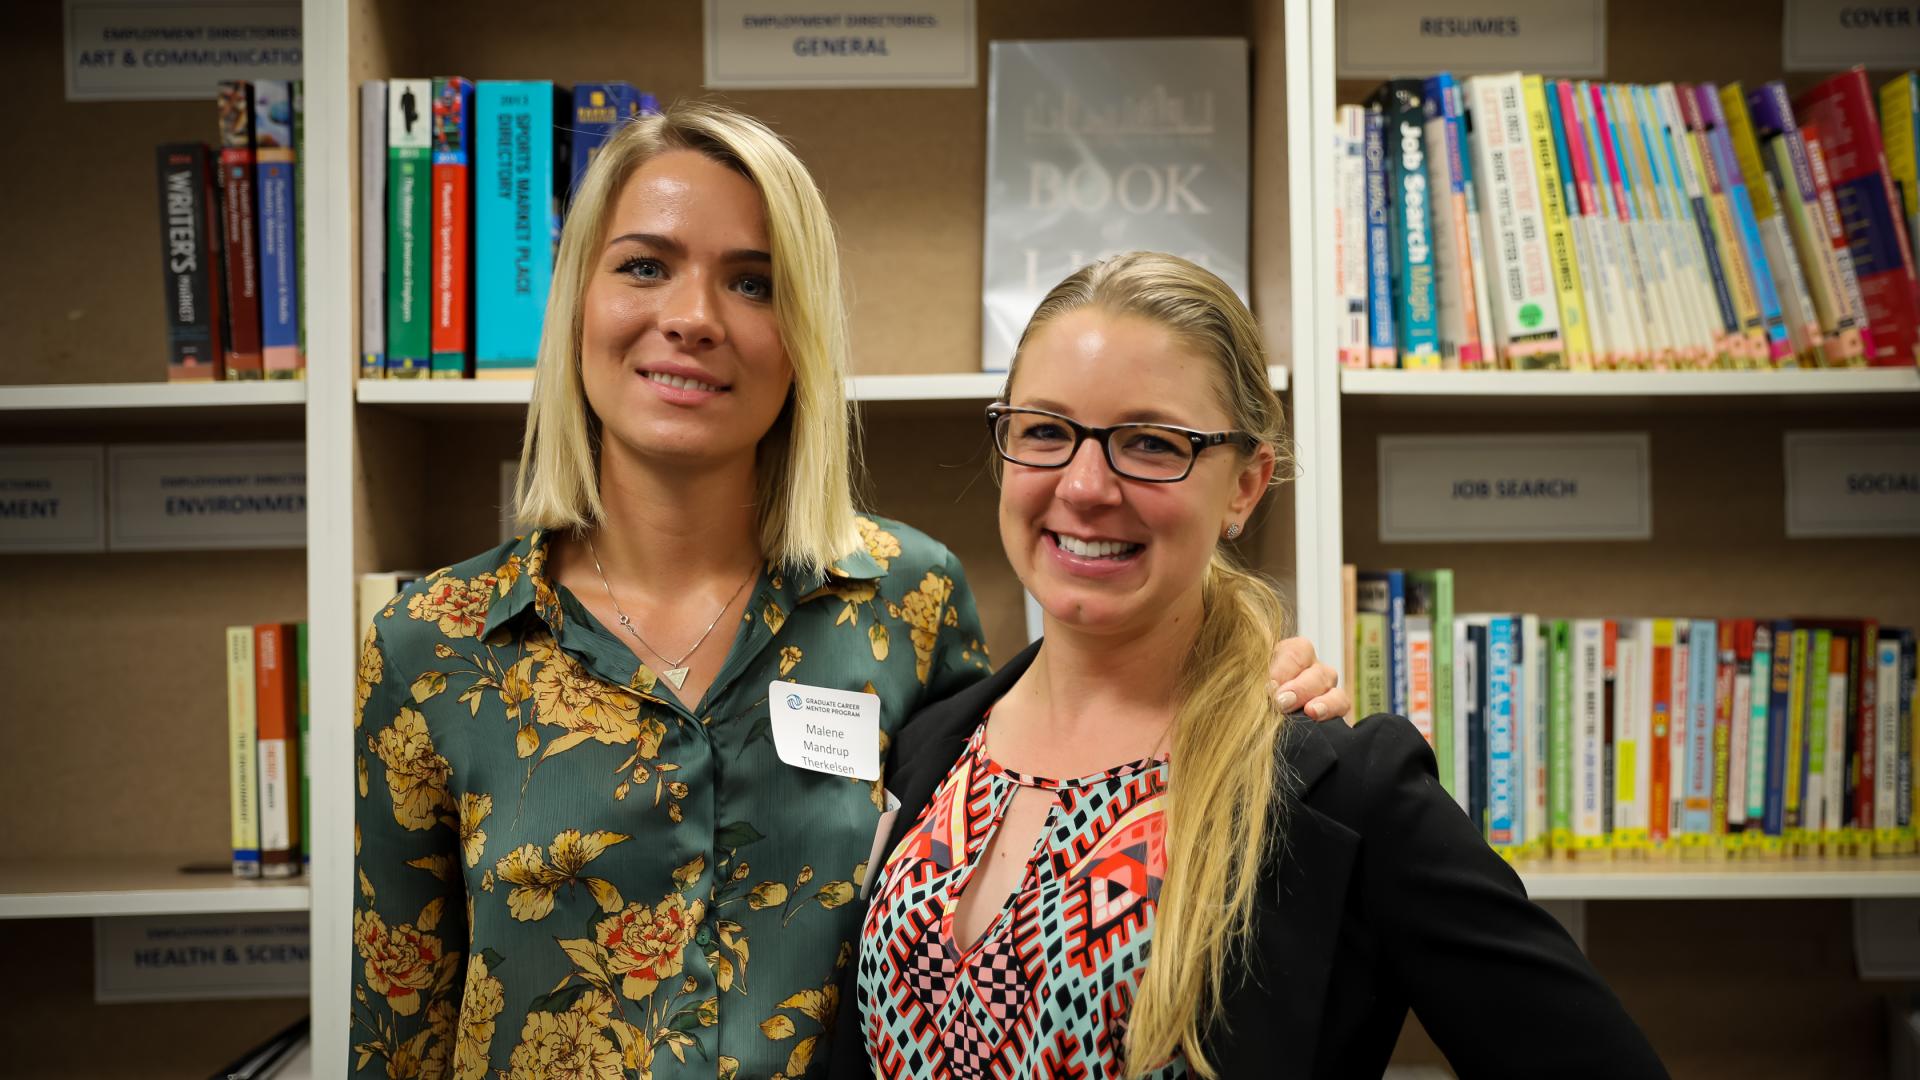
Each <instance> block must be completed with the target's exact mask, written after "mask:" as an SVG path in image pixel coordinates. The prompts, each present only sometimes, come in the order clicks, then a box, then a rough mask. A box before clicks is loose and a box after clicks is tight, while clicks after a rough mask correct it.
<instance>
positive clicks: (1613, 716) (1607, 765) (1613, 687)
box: [1600, 619, 1620, 851]
mask: <svg viewBox="0 0 1920 1080" xmlns="http://www.w3.org/2000/svg"><path fill="white" fill-rule="evenodd" d="M1601 634H1602V637H1601V653H1600V659H1601V669H1600V674H1601V683H1600V693H1601V701H1600V840H1601V843H1602V844H1603V845H1605V847H1606V849H1607V850H1609V851H1611V850H1612V849H1613V848H1614V846H1615V836H1614V829H1615V828H1616V827H1617V825H1618V820H1617V816H1616V814H1615V798H1616V795H1615V791H1614V784H1615V779H1614V774H1615V773H1616V772H1617V771H1618V770H1619V765H1618V764H1617V762H1616V760H1615V755H1616V754H1617V753H1618V751H1617V750H1616V749H1615V747H1616V745H1617V737H1616V735H1615V732H1616V730H1617V723H1618V712H1619V702H1620V686H1619V657H1620V642H1619V623H1617V622H1615V621H1614V620H1612V619H1606V620H1603V621H1602V622H1601Z"/></svg>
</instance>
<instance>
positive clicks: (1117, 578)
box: [834, 254, 1664, 1078]
mask: <svg viewBox="0 0 1920 1080" xmlns="http://www.w3.org/2000/svg"><path fill="white" fill-rule="evenodd" d="M1005 398H1006V400H1005V401H1004V402H1003V403H1001V404H997V405H993V406H990V407H989V408H988V422H989V426H990V427H991V428H992V431H993V437H994V442H995V446H996V447H997V448H998V450H999V452H1000V455H1001V457H1002V458H1003V459H1004V465H1003V474H1002V477H1001V488H1000V536H1001V540H1002V542H1003V543H1004V544H1005V547H1006V552H1007V558H1008V560H1009V561H1011V562H1012V564H1013V566H1014V568H1015V569H1016V570H1017V571H1018V572H1019V575H1020V579H1021V580H1022V581H1023V582H1024V583H1025V584H1026V586H1027V588H1028V589H1029V590H1030V591H1031V592H1032V593H1033V595H1034V596H1035V598H1036V599H1037V600H1038V601H1039V603H1040V605H1041V608H1042V609H1043V611H1044V617H1045V624H1046V637H1045V639H1044V641H1043V642H1041V643H1036V644H1035V645H1034V646H1032V647H1030V648H1029V649H1027V650H1026V651H1025V652H1023V653H1022V654H1021V655H1020V656H1018V657H1016V658H1015V659H1014V660H1012V661H1011V662H1009V663H1008V664H1007V665H1006V666H1005V667H1004V668H1002V669H1001V670H1000V671H999V672H997V673H995V674H994V675H993V676H991V677H990V678H988V679H987V680H985V681H983V682H980V683H976V684H974V685H973V686H970V687H968V688H967V689H965V690H963V691H961V692H960V693H958V694H957V695H955V696H954V697H952V698H950V699H948V700H947V701H944V702H941V703H939V704H937V705H934V706H932V707H931V708H929V709H928V710H927V711H926V712H924V713H922V714H921V715H920V716H918V717H916V718H915V719H914V720H913V721H912V723H910V724H909V725H908V726H907V728H906V730H905V731H904V732H903V733H902V736H901V738H900V739H899V740H898V741H897V742H896V743H895V748H894V751H893V756H892V763H891V771H890V772H889V786H890V788H891V790H892V791H893V792H894V793H895V794H896V795H897V796H898V798H899V801H900V810H899V814H898V817H897V818H896V819H895V826H894V828H893V829H892V831H891V834H890V841H889V843H888V844H887V846H886V848H885V850H886V851H888V852H889V853H890V854H889V855H888V856H887V857H886V859H885V862H884V865H883V869H882V870H881V871H880V873H879V874H878V877H877V879H876V881H877V884H876V888H875V893H874V898H873V900H872V904H871V908H870V910H869V911H868V912H867V915H866V921H865V929H864V932H863V934H862V938H861V944H860V961H859V965H858V968H857V975H856V976H854V977H850V978H849V979H848V981H847V988H846V991H845V992H846V994H847V996H849V997H851V998H854V999H855V1002H856V1004H857V1009H852V1008H849V1009H847V1010H846V1014H845V1017H844V1019H843V1020H842V1022H841V1023H840V1025H839V1029H838V1042H839V1045H837V1046H836V1047H835V1049H834V1074H835V1075H836V1076H849V1077H851V1076H862V1075H867V1074H868V1073H869V1072H871V1073H872V1074H874V1075H880V1076H887V1077H945V1076H952V1077H956V1078H966V1077H986V1076H995V1077H999V1076H1093V1077H1120V1076H1152V1077H1180V1076H1188V1075H1198V1076H1229V1077H1246V1076H1262V1077H1265V1076H1285V1077H1306V1076H1327V1077H1350V1076H1377V1075H1379V1074H1380V1072H1381V1071H1382V1070H1383V1069H1384V1068H1385V1066H1386V1064H1387V1060H1388V1057H1389V1055H1390V1054H1391V1053H1392V1050H1393V1045H1394V1041H1395V1039H1396V1037H1397V1036H1398V1035H1399V1032H1400V1028H1401V1025H1402V1022H1403V1021H1404V1019H1405V1016H1406V1012H1407V1009H1408V1007H1409V1005H1411V1007H1412V1008H1413V1009H1414V1011H1415V1012H1417V1013H1418V1014H1419V1016H1420V1019H1421V1022H1422V1023H1423V1024H1424V1025H1425V1026H1426V1029H1427V1031H1428V1032H1429V1033H1430V1034H1431V1035H1432V1036H1433V1038H1434V1040H1435V1041H1436V1042H1437V1043H1438V1044H1439V1046H1440V1048H1441V1049H1442V1050H1443V1051H1445V1052H1446V1054H1447V1056H1448V1058H1449V1060H1450V1061H1451V1062H1452V1063H1453V1065H1454V1066H1455V1068H1456V1069H1457V1070H1458V1071H1459V1072H1460V1073H1461V1074H1462V1075H1464V1076H1483V1075H1516V1076H1518V1075H1527V1076H1553V1077H1563V1076H1595V1077H1609V1078H1621V1077H1642V1076H1660V1075H1664V1072H1663V1070H1662V1068H1661V1065H1660V1062H1659V1059H1658V1058H1657V1057H1655V1055H1654V1053H1653V1051H1652V1049H1651V1048H1650V1047H1649V1046H1648V1044H1647V1041H1646V1039H1645V1038H1644V1037H1643V1036H1642V1035H1641V1033H1640V1032H1639V1030H1638V1029H1637V1028H1636V1027H1635V1026H1634V1023H1633V1021H1632V1020H1631V1019H1629V1018H1628V1017H1627V1015H1626V1013H1625V1012H1624V1011H1623V1010H1622V1008H1621V1006H1620V1003H1619V1001H1617V1000H1616V999H1615V998H1614V996H1613V994H1612V993H1611V992H1610V991H1609V990H1608V989H1607V987H1606V986H1605V985H1604V984H1603V983H1602V982H1601V981H1600V979H1599V978H1598V977H1597V976H1596V975H1595V974H1594V972H1593V970H1592V968H1591V967H1589V966H1588V965H1587V963H1586V961H1585V959H1584V958H1583V957H1582V956H1581V954H1580V951H1579V950H1578V949H1577V948H1576V947H1575V946H1574V944H1573V942H1572V941H1571V940H1570V939H1569V938H1568V937H1567V935H1566V934H1565V932H1564V931H1562V930H1561V929H1560V927H1559V925H1558V924H1557V923H1556V922H1554V920H1553V919H1552V917H1551V916H1549V915H1547V914H1546V913H1545V912H1543V911H1542V910H1540V909H1539V908H1537V907H1535V906H1533V905H1532V904H1530V903H1529V902H1528V901H1527V898H1526V893H1525V891H1524V890H1523V889H1522V887H1521V885H1520V883H1519V880H1518V878H1516V877H1515V875H1514V873H1513V871H1512V870H1511V869H1509V868H1508V867H1507V866H1506V865H1505V864H1504V863H1503V862H1501V860H1500V859H1499V858H1498V857H1497V856H1496V855H1494V853H1493V852H1492V851H1491V850H1490V849H1489V848H1488V847H1487V846H1486V845H1485V844H1484V843H1483V842H1482V841H1481V839H1480V837H1479V834H1478V832H1477V831H1476V830H1475V829H1474V827H1473V826H1472V824H1470V823H1469V822H1468V820H1467V818H1466V816H1465V815H1464V814H1462V813H1461V812H1460V810H1459V808H1458V807H1457V806H1456V805H1455V804H1454V802H1453V801H1452V800H1451V799H1450V798H1449V797H1448V796H1447V795H1446V793H1445V792H1443V791H1442V790H1441V788H1440V786H1439V785H1438V784H1437V783H1436V782H1435V779H1434V763H1433V757H1432V755H1431V753H1430V752H1429V751H1428V749H1427V745H1426V743H1425V741H1424V740H1422V739H1421V737H1420V736H1419V734H1418V733H1416V732H1415V731H1414V729H1413V727H1412V725H1410V724H1409V723H1407V721H1405V720H1404V719H1401V718H1399V717H1393V716H1376V717H1373V718H1370V719H1367V720H1364V721H1362V722H1361V723H1360V724H1359V725H1358V726H1356V727H1351V728H1350V727H1348V726H1347V725H1345V724H1326V725H1313V724H1304V723H1300V722H1298V720H1297V718H1296V719H1290V718H1289V717H1288V716H1287V715H1286V712H1287V711H1286V710H1284V709H1282V708H1280V707H1278V706H1277V705H1276V704H1275V702H1274V701H1273V699H1272V698H1271V697H1270V696H1269V695H1268V694H1267V693H1266V692H1265V690H1264V687H1263V685H1262V679H1261V677H1260V675H1259V673H1258V668H1259V666H1260V665H1259V661H1260V659H1261V658H1262V657H1264V656H1266V655H1267V653H1268V651H1269V650H1270V649H1271V648H1272V645H1273V639H1274V636H1275V635H1274V628H1275V627H1276V626H1279V625H1281V621H1282V611H1281V606H1280V601H1279V599H1278V598H1277V597H1276V595H1275V593H1274V592H1273V590H1272V588H1271V587H1270V586H1269V585H1267V584H1266V583H1265V582H1263V581H1261V580H1260V579H1258V578H1256V577H1254V576H1252V575H1251V574H1248V573H1247V572H1245V571H1242V570H1239V569H1236V568H1235V567H1234V566H1233V565H1232V563H1231V562H1229V561H1228V559H1227V558H1226V557H1225V556H1224V554H1223V553H1222V551H1221V548H1220V538H1221V537H1222V536H1223V535H1227V536H1230V535H1232V534H1233V533H1234V532H1236V531H1237V529H1236V527H1237V526H1239V525H1240V524H1241V523H1243V522H1244V521H1246V520H1247V516H1248V515H1249V514H1251V513H1252V512H1253V510H1254V506H1255V505H1256V504H1257V503H1258V502H1259V501H1260V497H1261V496H1262V495H1263V494H1264V493H1265V492H1266V489H1267V488H1268V486H1269V485H1270V484H1271V483H1272V481H1273V477H1274V475H1275V472H1276V469H1277V468H1280V467H1281V466H1284V465H1285V463H1286V453H1285V450H1284V445H1285V434H1284V428H1283V422H1282V416H1281V409H1280V403H1279V401H1278V400H1277V399H1276V398H1275V397H1274V395H1273V393H1272V391H1271V390H1270V389H1268V386H1267V380H1266V358H1265V357H1264V356H1263V355H1262V350H1261V345H1260V335H1259V331H1258V328H1257V327H1256V325H1255V324H1254V321H1253V318H1252V316H1251V315H1250V314H1249V313H1248V312H1247V310H1246V308H1245V307H1244V306H1243V305H1242V304H1241V303H1240V302H1239V300H1238V299H1236V298H1235V297H1234V294H1233V292H1232V291H1231V290H1230V289H1229V288H1228V287H1227V286H1226V285H1225V284H1224V283H1223V282H1221V281H1220V280H1219V279H1218V278H1216V277H1214V276H1213V275H1212V274H1209V273H1207V272H1206V271H1204V270H1202V269H1200V268H1199V267H1196V266H1194V265H1193V264H1192V263H1189V262H1186V261H1184V260H1181V259H1177V258H1174V257H1172V256H1166V255H1150V254H1135V255H1128V256H1120V257H1117V258H1114V259H1111V260H1108V261H1106V262H1102V263H1099V264H1096V265H1094V266H1092V267H1089V268H1087V269H1084V270H1082V271H1080V272H1079V273H1076V274H1074V275H1073V276H1072V277H1070V278H1068V279H1067V280H1066V281H1064V282H1062V283H1061V284H1060V285H1059V286H1058V287H1057V288H1055V289H1054V290H1053V292H1052V293H1051V294H1050V295H1049V296H1048V297H1047V299H1046V301H1045V302H1044V303H1042V304H1041V306H1040V308H1039V310H1038V311H1037V312H1036V313H1035V314H1034V316H1033V320H1032V322H1031V323H1030V324H1029V325H1028V327H1027V330H1026V332H1025V334H1024V335H1023V337H1022V339H1021V342H1020V346H1019V350H1018V353H1017V356H1016V358H1015V361H1014V365H1013V370H1012V372H1011V374H1010V375H1009V378H1008V382H1007V391H1006V394H1005Z"/></svg>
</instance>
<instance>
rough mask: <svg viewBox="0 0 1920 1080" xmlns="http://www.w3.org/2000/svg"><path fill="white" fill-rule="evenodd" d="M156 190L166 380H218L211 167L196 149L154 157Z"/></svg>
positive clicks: (187, 146)
mask: <svg viewBox="0 0 1920 1080" xmlns="http://www.w3.org/2000/svg"><path fill="white" fill-rule="evenodd" d="M154 156H155V158H156V162H157V165H158V174H159V187H160V265H161V267H162V273H161V284H162V285H163V286H164V294H165V300H166V307H167V381H168V382H207V381H209V380H214V379H219V378H220V377H221V374H222V368H223V365H224V364H225V362H226V356H225V351H226V317H225V315H224V313H223V312H222V310H221V299H222V295H221V294H222V293H223V292H224V286H223V283H222V282H221V274H220V249H221V244H220V239H219V229H218V226H217V224H216V223H217V222H218V221H219V213H220V208H219V202H218V200H217V198H216V196H215V192H216V190H217V184H218V179H219V172H218V167H217V166H216V165H215V164H214V162H213V159H212V156H211V155H210V154H209V153H208V151H207V148H206V147H205V146H203V145H201V144H199V143H168V144H167V145H165V146H162V147H160V148H159V149H157V150H156V151H155V152H154Z"/></svg>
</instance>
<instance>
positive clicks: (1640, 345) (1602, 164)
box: [1569, 82, 1653, 370]
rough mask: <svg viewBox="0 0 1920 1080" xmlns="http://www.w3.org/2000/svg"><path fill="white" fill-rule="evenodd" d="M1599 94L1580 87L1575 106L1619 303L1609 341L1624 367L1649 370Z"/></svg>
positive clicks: (1642, 312)
mask: <svg viewBox="0 0 1920 1080" xmlns="http://www.w3.org/2000/svg"><path fill="white" fill-rule="evenodd" d="M1598 90H1599V88H1598V87H1596V86H1594V85H1593V84H1591V83H1586V82H1582V83H1580V84H1579V87H1578V90H1577V92H1576V93H1575V94H1574V95H1573V105H1574V111H1575V115H1576V116H1577V120H1578V124H1579V127H1580V131H1581V133H1582V139H1583V141H1584V142H1585V144H1586V149H1585V151H1584V153H1585V155H1586V157H1587V159H1588V160H1589V162H1590V163H1591V165H1590V167H1591V169H1592V172H1593V200H1594V212H1595V218H1594V229H1593V233H1594V236H1595V237H1596V238H1597V239H1598V240H1599V241H1600V251H1601V265H1602V266H1603V267H1604V274H1605V276H1606V279H1607V283H1608V291H1609V292H1610V293H1612V295H1613V296H1614V297H1615V298H1616V300H1617V311H1618V314H1619V320H1620V321H1619V322H1618V323H1617V324H1616V325H1615V326H1614V328H1613V332H1612V334H1611V335H1610V336H1611V337H1612V339H1613V340H1614V342H1615V343H1616V345H1615V352H1616V354H1617V355H1618V357H1619V366H1620V367H1622V368H1625V369H1630V370H1639V369H1642V368H1646V367H1649V366H1650V365H1651V364H1652V360H1653V352H1652V344H1651V342H1650V341H1649V339H1648V329H1647V328H1648V318H1647V314H1646V306H1645V304H1644V303H1643V301H1644V299H1645V295H1644V292H1643V291H1642V289H1641V284H1640V277H1639V271H1638V269H1637V268H1636V267H1635V266H1634V263H1633V250H1632V242H1631V239H1630V237H1629V236H1628V234H1627V223H1626V222H1625V221H1624V220H1622V218H1621V208H1620V207H1619V206H1618V205H1616V201H1615V198H1614V183H1613V179H1612V166H1611V163H1610V162H1609V160H1608V157H1607V153H1606V146H1605V145H1604V144H1603V143H1602V141H1601V135H1602V129H1601V125H1600V123H1599V119H1598V117H1597V115H1596V112H1595V109H1596V104H1595V103H1596V101H1597V100H1598V98H1599V96H1600V95H1599V93H1598ZM1569 137H1571V133H1569Z"/></svg>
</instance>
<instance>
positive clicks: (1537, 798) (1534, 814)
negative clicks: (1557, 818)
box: [1514, 612, 1549, 858]
mask: <svg viewBox="0 0 1920 1080" xmlns="http://www.w3.org/2000/svg"><path fill="white" fill-rule="evenodd" d="M1516 623H1517V626H1518V631H1519V637H1518V641H1519V647H1518V648H1517V649H1515V650H1514V657H1515V662H1516V666H1517V667H1518V669H1519V670H1518V672H1517V674H1516V675H1515V678H1514V682H1515V685H1516V687H1518V688H1519V691H1520V692H1519V693H1516V694H1515V697H1514V703H1515V705H1516V707H1517V706H1520V705H1522V704H1524V706H1525V712H1524V714H1523V715H1524V720H1525V722H1524V724H1519V725H1516V726H1518V727H1519V728H1520V730H1521V743H1520V750H1521V755H1522V757H1521V760H1522V762H1523V767H1522V773H1521V789H1522V791H1523V792H1524V793H1525V796H1526V797H1525V798H1524V799H1523V800H1521V804H1522V806H1523V807H1524V813H1523V815H1522V822H1521V824H1522V830H1521V837H1522V839H1521V850H1520V853H1521V855H1523V856H1525V857H1527V858H1532V857H1534V856H1537V855H1541V854H1543V853H1545V852H1546V851H1547V837H1548V823H1547V804H1548V801H1549V800H1548V795H1547V777H1548V772H1549V770H1548V764H1549V762H1548V746H1547V725H1548V721H1547V714H1548V708H1547V706H1548V702H1547V682H1548V679H1547V676H1548V670H1547V669H1548V659H1547V636H1546V631H1545V629H1544V628H1543V627H1542V626H1541V625H1540V616H1538V615H1535V614H1533V613H1531V612H1528V613H1524V614H1522V615H1520V616H1518V618H1517V619H1516ZM1521 694H1524V695H1525V698H1524V702H1523V701H1522V699H1521Z"/></svg>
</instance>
